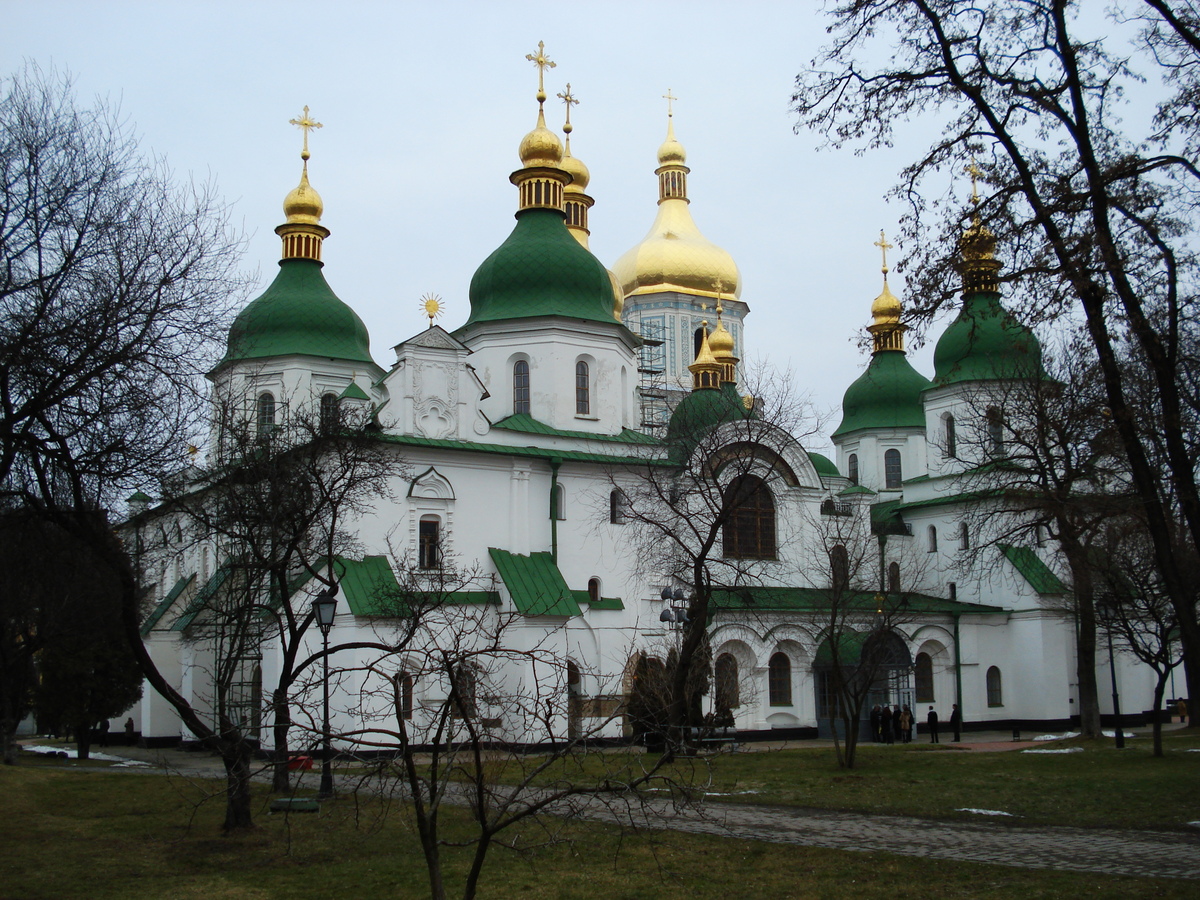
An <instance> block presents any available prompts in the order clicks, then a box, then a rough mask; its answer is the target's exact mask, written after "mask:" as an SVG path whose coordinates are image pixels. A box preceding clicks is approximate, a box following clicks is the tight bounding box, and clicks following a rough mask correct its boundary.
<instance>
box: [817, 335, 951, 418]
mask: <svg viewBox="0 0 1200 900" xmlns="http://www.w3.org/2000/svg"><path fill="white" fill-rule="evenodd" d="M928 387H929V379H928V378H926V377H925V376H924V375H922V374H921V373H920V372H918V371H917V370H916V369H914V368H913V367H912V364H911V363H910V362H909V361H908V357H907V356H905V354H904V351H903V350H880V351H877V352H876V353H875V354H874V355H873V356H872V357H871V362H870V364H869V365H868V366H867V370H866V371H865V372H863V373H862V374H861V375H860V376H858V378H857V379H856V380H855V381H854V383H853V384H852V385H850V387H848V388H847V389H846V393H845V395H844V396H843V397H842V424H840V425H839V426H838V427H837V430H836V431H835V432H834V433H833V436H834V437H839V436H841V435H843V434H849V433H850V432H852V431H861V430H862V429H864V428H908V427H921V428H923V427H924V426H925V407H924V405H923V404H922V402H921V392H922V391H924V390H925V389H926V388H928Z"/></svg>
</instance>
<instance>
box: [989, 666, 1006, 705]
mask: <svg viewBox="0 0 1200 900" xmlns="http://www.w3.org/2000/svg"><path fill="white" fill-rule="evenodd" d="M987 697H988V706H1003V705H1004V692H1003V690H1002V688H1001V685H1000V670H999V669H997V668H996V667H995V666H992V667H991V668H990V669H988V670H987Z"/></svg>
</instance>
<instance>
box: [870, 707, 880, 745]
mask: <svg viewBox="0 0 1200 900" xmlns="http://www.w3.org/2000/svg"><path fill="white" fill-rule="evenodd" d="M879 722H880V717H879V704H878V703H876V704H875V706H874V707H873V708H872V709H871V740H872V741H874V742H875V743H876V744H878V743H879V741H880V735H879Z"/></svg>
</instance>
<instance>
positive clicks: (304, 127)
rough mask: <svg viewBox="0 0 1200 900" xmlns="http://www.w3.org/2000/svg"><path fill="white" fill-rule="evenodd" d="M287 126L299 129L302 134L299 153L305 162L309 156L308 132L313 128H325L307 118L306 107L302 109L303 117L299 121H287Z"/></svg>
mask: <svg viewBox="0 0 1200 900" xmlns="http://www.w3.org/2000/svg"><path fill="white" fill-rule="evenodd" d="M288 124H289V125H295V126H296V127H297V128H299V129H300V130H301V131H303V132H304V150H303V151H302V152H301V153H300V158H301V159H304V160H307V159H308V156H309V153H308V132H309V131H310V130H311V129H313V128H324V127H325V126H324V125H322V124H321V123H320V122H317V121H315V120H313V119H310V118H309V116H308V107H307V106H306V107H304V115H302V116H301V117H300V118H299V119H288Z"/></svg>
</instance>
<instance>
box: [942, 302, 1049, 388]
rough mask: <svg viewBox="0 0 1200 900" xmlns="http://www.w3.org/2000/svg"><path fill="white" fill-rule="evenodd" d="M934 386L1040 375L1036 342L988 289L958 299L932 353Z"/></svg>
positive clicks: (1040, 360) (1040, 350)
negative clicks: (958, 307) (959, 302)
mask: <svg viewBox="0 0 1200 900" xmlns="http://www.w3.org/2000/svg"><path fill="white" fill-rule="evenodd" d="M933 366H934V373H935V374H934V377H933V385H934V387H942V386H944V385H948V384H956V383H958V382H963V381H998V380H1004V379H1010V378H1045V377H1046V372H1045V370H1044V369H1043V368H1042V346H1041V344H1040V343H1039V342H1038V339H1037V337H1035V336H1034V333H1033V332H1032V331H1030V330H1029V329H1028V328H1026V327H1025V326H1024V325H1022V324H1021V323H1020V322H1018V321H1017V320H1016V319H1014V318H1013V317H1012V315H1011V314H1010V313H1009V312H1008V311H1007V310H1005V309H1004V307H1003V306H1002V305H1001V304H1000V295H999V294H997V293H994V292H987V293H979V294H970V295H968V296H967V297H964V298H963V306H962V310H961V311H960V312H959V314H958V318H957V319H955V320H954V321H953V322H951V323H950V327H949V328H947V329H946V331H945V332H944V333H943V334H942V336H941V337H940V338H939V339H938V342H937V346H936V347H935V348H934V352H933Z"/></svg>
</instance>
